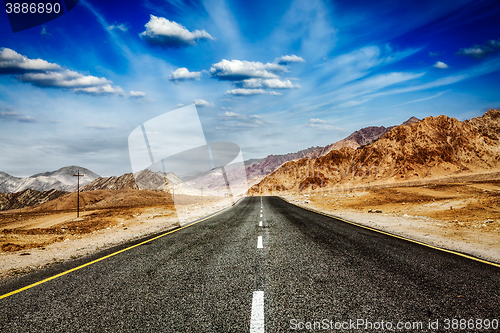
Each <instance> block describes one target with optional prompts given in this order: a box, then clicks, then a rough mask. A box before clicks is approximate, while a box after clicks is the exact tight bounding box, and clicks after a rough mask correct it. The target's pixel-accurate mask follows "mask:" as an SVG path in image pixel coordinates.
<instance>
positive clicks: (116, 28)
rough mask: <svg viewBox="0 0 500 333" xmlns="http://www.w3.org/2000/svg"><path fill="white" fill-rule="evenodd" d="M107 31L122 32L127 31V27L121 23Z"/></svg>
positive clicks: (113, 25) (111, 26)
mask: <svg viewBox="0 0 500 333" xmlns="http://www.w3.org/2000/svg"><path fill="white" fill-rule="evenodd" d="M107 29H108V30H109V31H113V30H121V31H123V32H125V31H127V30H128V26H127V25H126V24H124V23H121V24H117V23H115V24H112V25H110V26H109V27H108V28H107Z"/></svg>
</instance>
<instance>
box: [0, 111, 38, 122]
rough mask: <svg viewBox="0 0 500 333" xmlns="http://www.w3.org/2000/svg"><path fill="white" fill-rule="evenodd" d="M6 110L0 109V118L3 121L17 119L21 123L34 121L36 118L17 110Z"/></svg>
mask: <svg viewBox="0 0 500 333" xmlns="http://www.w3.org/2000/svg"><path fill="white" fill-rule="evenodd" d="M6 110H7V111H0V120H5V121H17V122H21V123H36V122H38V120H36V119H35V118H33V117H31V116H27V115H24V114H21V113H19V112H17V111H12V110H9V109H6Z"/></svg>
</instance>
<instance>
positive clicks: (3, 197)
mask: <svg viewBox="0 0 500 333" xmlns="http://www.w3.org/2000/svg"><path fill="white" fill-rule="evenodd" d="M65 194H68V192H63V191H57V190H50V191H43V192H40V191H36V190H32V189H29V188H28V189H25V190H23V191H21V192H16V193H0V211H3V210H9V209H19V208H24V207H32V206H36V205H40V204H43V203H45V202H48V201H51V200H54V199H56V198H59V197H61V196H63V195H65Z"/></svg>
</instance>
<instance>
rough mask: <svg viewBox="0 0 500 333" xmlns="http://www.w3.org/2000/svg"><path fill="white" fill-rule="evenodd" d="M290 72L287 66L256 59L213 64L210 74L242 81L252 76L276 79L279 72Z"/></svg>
mask: <svg viewBox="0 0 500 333" xmlns="http://www.w3.org/2000/svg"><path fill="white" fill-rule="evenodd" d="M285 72H288V69H287V67H286V66H283V65H280V64H276V63H267V64H263V63H261V62H254V61H245V60H243V61H241V60H226V59H223V60H222V61H220V62H218V63H216V64H213V65H212V67H211V68H210V75H211V76H212V77H213V78H217V79H219V80H227V81H242V80H245V79H251V78H261V79H274V78H277V77H278V76H277V74H282V73H285Z"/></svg>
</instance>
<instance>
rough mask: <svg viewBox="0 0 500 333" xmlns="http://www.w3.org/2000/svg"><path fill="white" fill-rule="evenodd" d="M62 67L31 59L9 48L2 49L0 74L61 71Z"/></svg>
mask: <svg viewBox="0 0 500 333" xmlns="http://www.w3.org/2000/svg"><path fill="white" fill-rule="evenodd" d="M59 70H62V68H61V66H59V65H57V64H52V63H50V62H48V61H45V60H42V59H29V58H28V57H26V56H23V55H21V54H19V53H17V52H16V51H14V50H11V49H8V48H6V47H5V48H0V74H23V73H34V72H35V73H36V72H43V71H59Z"/></svg>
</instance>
